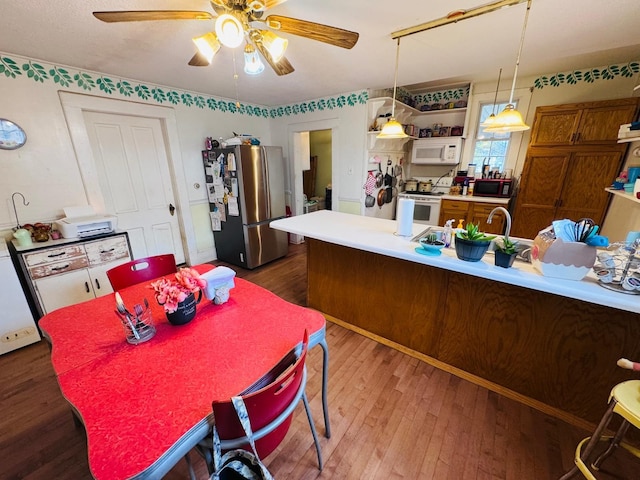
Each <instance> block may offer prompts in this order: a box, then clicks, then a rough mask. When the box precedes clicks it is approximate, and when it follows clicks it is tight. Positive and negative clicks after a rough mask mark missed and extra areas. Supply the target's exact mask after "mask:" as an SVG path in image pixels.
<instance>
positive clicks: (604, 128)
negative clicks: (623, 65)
mask: <svg viewBox="0 0 640 480" xmlns="http://www.w3.org/2000/svg"><path fill="white" fill-rule="evenodd" d="M639 101H640V99H639V98H625V99H619V100H606V101H601V102H584V103H574V104H567V105H551V106H545V107H538V108H537V109H536V115H535V118H534V121H533V129H532V131H531V142H530V146H532V147H533V146H535V147H548V146H571V145H596V144H602V143H603V142H605V143H606V142H616V141H617V139H618V128H619V127H620V125H622V124H624V123H630V122H631V121H632V120H633V119H635V118H636V115H637V113H638V104H639Z"/></svg>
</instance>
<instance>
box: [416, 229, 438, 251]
mask: <svg viewBox="0 0 640 480" xmlns="http://www.w3.org/2000/svg"><path fill="white" fill-rule="evenodd" d="M419 242H420V246H421V247H422V250H419V249H418V253H422V254H424V255H440V250H442V249H443V248H444V242H443V241H442V240H438V236H437V235H436V234H435V233H430V234H429V235H427V236H426V237H424V238H421V239H420V240H419Z"/></svg>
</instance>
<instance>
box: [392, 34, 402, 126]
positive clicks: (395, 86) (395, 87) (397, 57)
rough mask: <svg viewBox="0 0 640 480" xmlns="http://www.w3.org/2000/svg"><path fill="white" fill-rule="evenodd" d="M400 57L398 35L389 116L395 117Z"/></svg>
mask: <svg viewBox="0 0 640 480" xmlns="http://www.w3.org/2000/svg"><path fill="white" fill-rule="evenodd" d="M399 59H400V37H398V46H397V47H396V73H395V75H394V77H393V102H392V103H391V118H396V116H395V115H394V113H395V111H396V90H397V88H398V60H399Z"/></svg>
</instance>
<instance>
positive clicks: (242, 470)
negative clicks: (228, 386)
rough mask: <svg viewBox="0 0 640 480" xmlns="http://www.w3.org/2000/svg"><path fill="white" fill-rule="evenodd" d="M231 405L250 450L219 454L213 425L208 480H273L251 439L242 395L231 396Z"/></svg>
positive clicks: (217, 439) (251, 434) (215, 430)
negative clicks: (210, 472) (210, 473)
mask: <svg viewBox="0 0 640 480" xmlns="http://www.w3.org/2000/svg"><path fill="white" fill-rule="evenodd" d="M231 402H232V403H233V407H234V408H235V410H236V413H237V414H238V418H239V419H240V423H241V424H242V428H243V429H244V432H245V435H246V436H247V438H248V439H249V444H250V445H251V450H252V451H253V453H252V452H248V451H246V450H243V449H236V450H230V451H228V452H227V453H225V454H224V455H221V449H220V437H219V436H218V430H217V429H216V426H215V419H214V425H213V474H212V475H211V477H209V479H210V480H274V479H273V476H272V475H271V473H269V470H267V467H265V466H264V464H263V463H262V461H261V460H260V457H258V453H257V452H256V445H255V442H254V440H253V431H252V430H251V424H250V423H249V415H248V414H247V408H246V407H245V405H244V401H243V400H242V397H233V398H232V399H231Z"/></svg>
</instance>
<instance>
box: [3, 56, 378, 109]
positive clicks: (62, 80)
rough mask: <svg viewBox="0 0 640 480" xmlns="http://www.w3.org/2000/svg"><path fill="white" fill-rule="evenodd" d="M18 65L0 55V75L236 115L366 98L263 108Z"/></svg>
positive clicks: (348, 103)
mask: <svg viewBox="0 0 640 480" xmlns="http://www.w3.org/2000/svg"><path fill="white" fill-rule="evenodd" d="M23 61H24V63H22V65H21V66H19V65H18V61H17V60H14V59H12V58H10V57H8V56H3V55H2V54H0V74H4V76H5V77H7V78H17V77H19V76H21V75H23V74H24V73H23V72H25V73H26V75H27V77H28V78H31V79H33V80H34V81H35V82H39V83H45V81H47V82H50V81H53V83H56V84H58V85H60V86H61V87H65V88H74V87H75V88H79V89H82V90H84V91H86V92H90V91H92V90H95V89H99V90H100V91H101V92H103V93H105V94H107V95H122V96H124V97H137V98H139V99H141V100H145V101H148V102H156V103H159V104H165V103H170V104H172V105H178V104H182V105H184V106H186V107H195V108H201V109H204V108H208V109H209V110H219V111H221V112H229V113H233V114H239V115H249V116H256V117H263V118H279V117H286V116H291V115H297V114H301V113H307V112H315V111H316V110H318V111H322V110H333V109H336V108H345V107H353V106H356V105H364V104H365V103H366V102H367V100H368V99H369V95H368V92H367V91H362V92H354V93H350V94H343V95H338V96H336V97H328V98H319V99H315V100H309V101H304V102H300V103H294V104H290V105H283V106H279V107H264V106H258V105H250V104H244V103H240V107H239V108H238V107H237V106H236V102H235V101H233V100H224V99H217V98H215V97H211V96H208V95H200V94H197V93H190V92H186V91H182V90H177V89H171V88H168V87H160V86H157V85H152V86H149V85H145V84H143V83H139V82H137V81H135V80H124V79H113V78H110V77H109V76H106V75H102V74H99V73H95V72H91V73H89V72H84V71H82V70H77V71H75V72H74V73H72V72H70V69H67V68H64V67H60V66H56V65H51V66H50V67H49V68H48V69H47V67H45V66H44V65H42V64H41V63H38V62H37V61H33V60H29V59H24V60H23Z"/></svg>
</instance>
